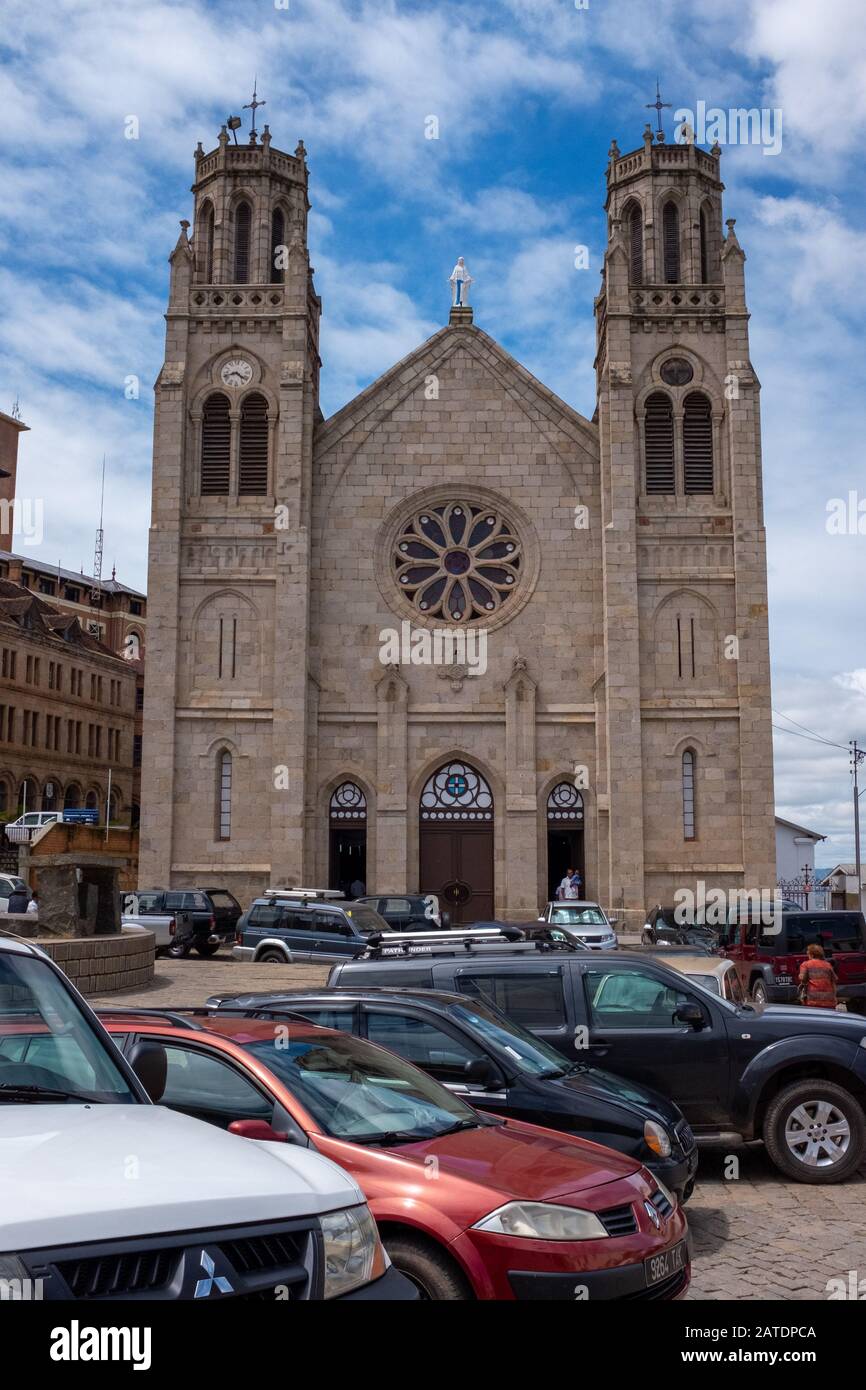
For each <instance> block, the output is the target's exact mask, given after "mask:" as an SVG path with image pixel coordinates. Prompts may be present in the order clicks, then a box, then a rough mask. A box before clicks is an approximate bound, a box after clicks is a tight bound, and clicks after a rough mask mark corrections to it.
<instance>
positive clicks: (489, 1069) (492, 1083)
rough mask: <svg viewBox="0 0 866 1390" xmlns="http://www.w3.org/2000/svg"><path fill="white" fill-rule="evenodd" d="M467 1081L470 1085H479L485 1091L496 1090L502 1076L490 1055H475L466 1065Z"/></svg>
mask: <svg viewBox="0 0 866 1390" xmlns="http://www.w3.org/2000/svg"><path fill="white" fill-rule="evenodd" d="M463 1070H464V1073H465V1076H466V1081H467V1083H468V1084H469V1085H470V1086H479V1087H480V1088H481V1090H483V1091H492V1090H495V1089H496V1087H497V1086H499V1085H500V1084H501V1081H502V1078H501V1077H500V1075H499V1072H498V1070H497V1068H496V1067H495V1066H494V1065H493V1063H492V1062H491V1061H490V1058H489V1057H473V1059H472V1061H471V1062H467V1063H466V1066H465V1067H464V1069H463Z"/></svg>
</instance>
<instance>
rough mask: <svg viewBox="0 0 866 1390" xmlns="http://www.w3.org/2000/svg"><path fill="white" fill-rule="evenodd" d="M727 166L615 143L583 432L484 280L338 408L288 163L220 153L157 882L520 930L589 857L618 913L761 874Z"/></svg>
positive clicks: (167, 564) (764, 825)
mask: <svg viewBox="0 0 866 1390" xmlns="http://www.w3.org/2000/svg"><path fill="white" fill-rule="evenodd" d="M719 174H720V151H719V149H718V146H716V147H714V149H713V150H712V151H711V152H705V151H704V150H702V149H700V148H699V147H697V146H695V145H680V144H675V143H666V142H665V139H664V136H663V135H661V134H659V136H658V137H657V138H654V136H653V132H652V131H651V130H650V129H649V128H647V130H646V131H645V133H644V138H643V144H642V145H641V146H640V147H639V148H637V149H635V150H632V151H631V152H630V153H628V154H621V153H620V151H619V150H618V148H617V146H616V143H614V144H612V146H611V149H610V154H609V162H608V165H607V175H606V178H607V199H606V203H605V210H606V215H607V244H606V250H605V257H604V269H603V276H602V283H601V289H600V292H599V294H598V297H597V299H596V301H595V314H596V324H597V357H596V363H595V367H596V373H597V396H598V404H597V409H596V412H595V414H594V416H593V419H592V420H588V419H584V417H583V416H581V415H580V414H578V413H577V411H575V410H572V409H571V408H570V407H569V406H568V405H566V404H565V403H564V402H563V401H562V400H560V399H559V398H558V397H557V396H555V395H554V394H553V393H552V392H551V391H549V390H548V389H547V388H546V387H545V386H543V385H542V384H541V382H539V381H537V380H536V379H535V378H534V377H533V376H532V375H531V374H530V373H529V372H528V371H526V370H525V368H523V367H522V366H521V365H520V364H519V363H518V362H516V361H515V360H514V359H513V358H512V357H511V356H510V355H509V354H508V353H507V352H505V351H504V350H503V348H501V347H500V346H499V344H498V343H496V342H495V341H494V340H493V339H492V338H490V337H489V336H488V335H487V334H486V333H485V332H484V330H483V328H482V327H481V326H480V325H478V324H476V323H475V322H474V321H473V310H472V308H471V307H469V305H468V304H467V302H466V297H467V296H466V290H467V289H468V282H464V283H463V284H462V285H460V286H459V287H455V295H454V298H455V305H454V307H453V308H452V310H451V313H450V317H449V320H448V322H447V324H446V325H445V326H443V327H442V329H441V330H440V331H439V332H438V333H436V334H434V336H433V337H432V338H430V339H429V340H428V341H427V342H426V343H423V344H421V345H420V346H419V347H418V348H417V349H416V350H415V351H414V352H413V353H412V354H410V356H408V357H406V358H404V359H403V361H401V362H398V363H397V364H396V365H395V366H394V367H393V368H392V369H391V370H390V371H388V372H386V373H385V375H384V376H382V377H380V378H379V380H378V381H376V382H374V383H373V384H372V385H371V386H369V387H368V388H367V389H366V390H365V391H363V392H362V393H361V394H360V395H359V396H358V397H357V399H355V400H353V401H351V402H350V403H349V404H348V405H345V406H344V407H343V408H342V409H341V410H339V411H338V412H337V413H336V414H335V415H333V416H331V417H330V418H329V419H325V418H324V416H323V414H322V412H321V410H320V407H319V374H320V368H321V362H320V357H319V318H320V314H321V310H322V304H321V300H320V299H319V297H318V295H317V293H316V289H315V286H314V281H313V272H312V268H311V266H310V261H309V254H308V249H307V216H308V210H309V207H310V202H309V197H308V171H307V165H306V155H305V151H304V147H303V144H299V145H298V147H297V149H296V150H295V153H294V154H293V155H292V154H286V153H283V152H282V151H280V150H278V149H276V148H275V147H274V145H273V144H272V143H271V137H270V132H269V130H268V128H267V127H265V128H264V131H263V133H262V134H261V136H258V135H256V133H255V131H254V130H253V131H252V132H251V134H250V136H249V138H248V140H247V142H246V143H241V144H233V143H231V141H230V139H229V136H228V134H227V131H226V129H225V127H224V128H223V129H222V131H221V133H220V136H219V140H218V144H217V147H216V148H215V149H214V150H212V151H211V152H209V153H206V152H205V151H204V150H203V149H202V147H201V145H199V147H198V149H197V151H196V155H195V182H194V184H193V194H194V199H195V202H194V211H193V223H192V227H193V233H192V236H191V237H190V236H189V235H188V228H189V225H190V224H189V223H188V222H183V223H182V224H181V228H182V230H181V235H180V239H179V241H178V243H177V245H176V246H175V248H174V251H173V252H172V254H171V257H170V264H171V285H170V293H169V302H168V312H167V315H166V321H167V331H166V351H165V363H164V365H163V367H162V370H161V372H160V374H159V378H158V381H157V384H156V419H155V440H154V460H153V514H152V527H151V532H150V573H149V603H150V614H151V617H152V621H151V623H150V628H151V633H152V635H151V637H150V646H149V652H148V685H147V694H146V704H145V716H144V769H143V774H144V775H143V788H142V803H143V804H142V841H141V884H142V886H157V885H158V886H174V887H187V886H193V885H201V884H217V883H219V884H223V885H224V886H226V887H227V888H230V889H231V890H232V891H233V892H234V893H235V894H236V895H237V896H238V897H239V898H240V900H241V901H242V902H243V903H244V904H246V903H248V902H249V900H250V899H251V897H252V896H253V895H255V894H257V893H260V892H261V891H262V890H263V889H264V888H265V887H268V886H272V885H273V886H276V885H283V884H286V885H290V886H294V887H298V886H305V887H312V886H316V887H323V886H332V887H346V886H347V885H348V884H350V883H352V882H354V881H356V880H358V879H360V880H361V881H363V882H364V883H365V884H366V887H367V891H368V892H369V893H382V894H390V895H399V894H400V893H401V892H406V891H415V892H417V891H423V892H437V893H439V894H441V895H443V896H444V898H445V901H446V903H447V905H448V907H449V909H450V911H451V914H452V918H453V920H454V921H455V922H460V921H476V920H482V919H485V918H489V917H491V916H493V915H496V916H499V917H503V918H508V919H511V920H521V919H525V918H527V917H534V916H536V915H537V911H538V909H539V907H540V905H541V904H543V903H544V901H545V900H546V899H547V898H548V897H549V896H550V895H551V893H552V891H553V889H554V887H555V885H556V884H557V883H558V882H559V880H560V879H561V877H562V875H563V872H564V870H565V868H566V867H576V868H579V869H580V870H581V873H582V875H583V879H584V889H583V895H584V896H586V897H589V898H592V899H595V900H598V901H601V902H602V903H603V904H604V905H605V906H607V907H609V908H610V909H612V910H613V911H614V912H618V913H619V914H620V920H621V922H625V921H637V920H638V919H639V920H640V921H642V920H643V918H642V917H641V916H640V914H641V913H642V912H643V911H644V909H645V908H647V907H648V906H652V905H653V904H654V903H657V902H661V903H670V902H671V901H672V899H673V893H674V890H675V889H676V888H678V887H683V886H686V887H689V886H690V887H692V888H695V887H696V884H697V882H698V881H699V880H703V881H704V882H705V883H706V884H707V885H708V886H710V885H711V886H712V887H714V888H722V889H730V888H736V887H750V888H755V889H757V888H767V889H771V888H772V887H773V885H774V884H775V864H774V843H773V781H772V761H771V759H772V749H771V732H770V686H769V653H768V621H767V588H766V559H765V536H764V518H763V505H762V482H761V445H760V422H759V405H758V392H759V384H758V381H757V379H756V377H755V374H754V372H753V369H752V366H751V363H750V359H749V337H748V317H749V315H748V311H747V308H746V298H745V283H744V269H743V266H744V260H745V257H744V254H743V251H742V249H741V247H740V245H739V243H738V241H737V237H736V234H735V232H734V223H733V221H732V220H729V221H728V222H727V224H726V226H727V231H725V230H724V229H723V216H722V192H723V185H722V183H721V180H720V177H719ZM460 264H461V266H462V262H461V263H460ZM447 272H448V266H447V265H443V267H442V279H443V288H444V287H445V286H446V281H447ZM452 280H453V277H452ZM446 312H447V306H446V308H445V310H444V311H443V319H444V318H445V313H446ZM325 369H327V363H326V364H325ZM425 633H427V634H428V636H429V637H430V638H433V637H436V638H437V639H441V640H439V641H438V645H437V644H436V643H434V642H432V641H430V640H428V641H426V643H425V641H424V634H425ZM419 634H420V640H419ZM386 639H387V640H386ZM392 639H393V640H392ZM470 639H473V640H470ZM468 653H471V654H472V659H471V660H470V657H469V655H467V654H468ZM479 653H483V660H481V659H479Z"/></svg>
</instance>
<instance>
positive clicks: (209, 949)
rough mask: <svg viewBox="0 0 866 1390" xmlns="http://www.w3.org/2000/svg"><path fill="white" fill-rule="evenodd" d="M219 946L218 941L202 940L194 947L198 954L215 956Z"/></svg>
mask: <svg viewBox="0 0 866 1390" xmlns="http://www.w3.org/2000/svg"><path fill="white" fill-rule="evenodd" d="M219 948H220V943H219V942H218V941H217V942H213V941H202V942H200V944H199V945H197V946H196V948H195V949H196V950H197V951H198V953H199V955H200V956H215V955H216V953H217V951H218V950H219Z"/></svg>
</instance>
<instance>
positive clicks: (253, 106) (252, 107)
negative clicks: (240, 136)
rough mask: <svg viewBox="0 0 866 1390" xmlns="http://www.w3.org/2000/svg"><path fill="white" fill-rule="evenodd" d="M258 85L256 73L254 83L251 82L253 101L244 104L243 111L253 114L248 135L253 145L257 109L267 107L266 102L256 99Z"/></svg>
mask: <svg viewBox="0 0 866 1390" xmlns="http://www.w3.org/2000/svg"><path fill="white" fill-rule="evenodd" d="M258 85H259V78H258V73H256V77H255V81H254V82H253V99H252V101H247V102H244V110H245V111H252V113H253V115H252V125H251V126H250V135H251V136H252V137H253V143H254V142H255V136H256V134H257V132H256V112H257V111H258V109H259V107H260V106H267V104H268V103H267V102H266V101H259V98H258V91H257V88H258Z"/></svg>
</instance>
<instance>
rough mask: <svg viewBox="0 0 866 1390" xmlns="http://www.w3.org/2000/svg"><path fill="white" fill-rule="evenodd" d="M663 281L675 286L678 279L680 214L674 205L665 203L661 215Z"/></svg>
mask: <svg viewBox="0 0 866 1390" xmlns="http://www.w3.org/2000/svg"><path fill="white" fill-rule="evenodd" d="M662 235H663V237H664V267H665V280H666V282H667V283H668V284H669V285H676V284H678V283H679V278H680V214H679V209H678V208H677V205H676V203H665V207H664V212H663V213H662Z"/></svg>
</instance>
